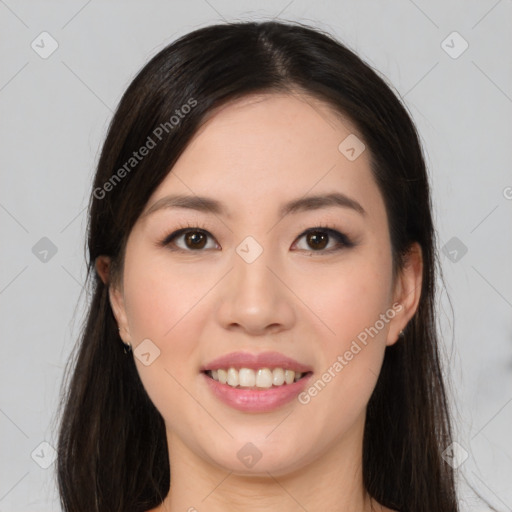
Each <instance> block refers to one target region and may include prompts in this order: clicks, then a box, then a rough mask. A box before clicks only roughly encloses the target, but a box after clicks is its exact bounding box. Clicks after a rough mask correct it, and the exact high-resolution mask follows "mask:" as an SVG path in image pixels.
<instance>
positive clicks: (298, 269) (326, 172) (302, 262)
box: [97, 93, 422, 512]
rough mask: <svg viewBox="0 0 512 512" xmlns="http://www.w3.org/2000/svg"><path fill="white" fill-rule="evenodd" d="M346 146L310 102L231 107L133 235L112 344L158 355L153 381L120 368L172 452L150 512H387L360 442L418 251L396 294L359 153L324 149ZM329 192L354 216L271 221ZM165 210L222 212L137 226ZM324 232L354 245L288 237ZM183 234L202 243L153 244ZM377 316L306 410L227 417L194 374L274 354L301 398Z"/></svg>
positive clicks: (376, 195)
mask: <svg viewBox="0 0 512 512" xmlns="http://www.w3.org/2000/svg"><path fill="white" fill-rule="evenodd" d="M352 133H354V134H356V135H357V131H356V130H355V129H354V128H353V127H351V124H350V122H349V121H348V120H346V119H342V118H341V116H339V115H338V114H336V113H334V112H333V111H332V110H331V109H330V108H329V107H328V106H327V105H325V104H324V103H322V102H320V101H318V100H316V99H313V98H312V97H310V96H306V95H300V94H298V93H296V94H263V95H254V96H249V97H245V98H242V99H239V100H236V101H235V102H232V103H229V104H228V105H226V106H224V107H222V108H220V109H218V110H217V111H216V112H214V115H212V116H210V117H209V118H208V120H207V122H206V123H205V124H204V125H203V126H202V127H201V129H200V130H199V131H198V133H196V135H195V136H194V138H193V140H192V141H191V143H190V144H189V145H188V147H187V149H186V150H185V152H184V153H183V154H182V155H181V157H180V158H179V160H178V161H177V163H176V164H175V166H174V167H173V169H172V171H171V172H170V173H169V174H168V175H167V177H166V178H165V179H164V181H163V182H162V183H161V184H160V186H159V187H158V188H157V189H156V190H155V191H154V193H153V195H152V196H151V198H150V199H149V201H148V203H147V205H146V207H145V210H144V212H143V214H142V215H141V216H140V217H139V219H138V221H137V222H136V224H135V225H134V227H133V230H132V232H131V233H130V236H129V238H128V242H127V247H126V258H125V266H124V272H123V276H122V283H119V285H116V286H114V283H111V285H110V287H109V291H110V302H111V305H112V309H113V312H114V315H115V317H116V319H117V321H118V324H119V327H120V328H121V331H120V335H121V337H122V339H123V341H124V342H125V343H131V345H132V347H133V349H134V350H136V348H137V346H138V345H139V344H140V343H141V342H142V341H143V340H146V339H149V340H151V342H152V343H153V344H154V345H156V346H157V347H158V349H159V350H160V355H159V356H158V357H157V358H156V359H155V360H154V361H153V362H152V363H151V364H150V365H149V366H145V365H144V364H143V363H142V362H141V361H140V360H139V359H138V357H136V356H134V357H135V363H136V366H137V370H138V372H139V374H140V377H141V380H142V383H143V385H144V387H145V389H146V390H147V392H148V394H149V396H150V398H151V400H152V401H153V403H154V404H155V406H156V407H157V409H158V410H159V412H160V413H161V414H162V416H163V418H164V420H165V425H166V433H167V441H168V446H169V460H170V465H171V474H172V486H171V490H170V492H169V494H168V496H167V498H166V499H165V501H164V503H163V504H162V505H161V506H159V507H157V508H155V509H153V511H152V512H156V511H158V512H181V511H189V512H194V511H198V512H200V511H206V510H207V511H208V512H221V511H222V512H231V511H238V510H244V512H263V511H265V512H269V511H277V510H279V511H280V512H296V511H297V510H308V511H309V512H320V511H324V510H331V511H344V512H370V511H371V510H375V511H387V512H393V511H390V509H387V508H385V507H383V506H381V505H380V504H378V503H377V502H376V501H375V500H370V497H369V496H368V494H367V493H366V491H365V489H364V486H363V476H362V440H363V428H364V423H365V414H366V407H367V403H368V400H369V399H370V396H371V394H372V392H373V389H374V387H375V384H376V381H377V377H378V375H379V372H380V369H381V365H382V361H383V357H384V352H385V348H386V346H389V345H392V344H393V343H395V342H396V340H397V339H398V336H399V333H400V331H401V330H402V329H403V328H404V327H405V326H406V324H407V322H408V321H409V320H410V319H411V317H412V316H413V315H414V313H415V311H416V309H417V306H418V302H419V298H420V293H421V274H422V257H421V249H420V247H419V245H418V244H414V245H413V246H412V248H411V252H410V254H409V258H408V260H407V264H406V266H405V268H404V270H403V272H402V273H401V274H400V276H399V278H398V279H397V280H396V282H395V283H393V281H392V254H391V245H390V237H389V231H388V223H387V216H386V209H385V206H384V202H383V198H382V195H381V193H380V191H379V189H378V187H377V185H376V183H375V181H374V179H373V176H372V173H371V170H370V160H369V150H368V149H367V150H365V151H363V153H362V154H361V155H360V156H359V157H358V158H357V159H356V160H354V161H350V160H349V159H347V158H346V157H345V156H344V154H342V153H341V152H340V151H339V150H338V146H339V144H340V142H341V141H343V140H344V139H345V138H346V137H347V136H348V135H350V134H352ZM332 192H340V193H343V194H345V195H347V196H349V197H350V198H352V199H354V200H356V201H357V202H359V203H360V205H361V206H362V207H363V208H364V210H365V214H364V215H362V214H360V213H358V212H357V211H356V210H353V209H351V208H347V207H339V206H330V207H322V208H321V209H316V210H309V211H300V212H294V213H288V214H287V215H285V216H284V217H280V216H279V215H278V210H279V207H280V206H281V204H283V203H285V202H287V201H290V200H293V199H298V198H302V197H304V196H311V195H317V194H328V193H332ZM170 194H184V195H187V196H195V195H198V196H207V197H209V198H213V199H216V200H218V201H220V202H221V203H222V204H223V205H224V206H225V209H226V210H227V214H226V215H223V214H214V213H208V212H199V211H195V210H192V209H186V208H161V209H158V210H155V211H153V212H152V213H150V214H148V215H146V213H147V212H148V211H149V209H150V208H152V207H153V206H154V205H155V203H156V202H157V201H159V200H160V199H162V198H163V197H165V196H167V195H170ZM325 223H327V225H328V226H329V227H330V228H332V229H335V230H337V231H339V232H341V233H343V234H345V235H346V236H347V237H349V239H350V240H352V241H353V242H355V244H356V245H355V246H354V247H348V246H344V245H343V244H340V243H338V242H337V241H336V239H335V238H334V237H332V236H330V235H329V234H327V238H325V231H324V232H323V237H324V238H320V239H318V238H316V239H314V238H312V237H308V236H307V235H306V236H300V235H301V234H302V233H303V232H304V231H305V230H306V229H309V228H315V227H317V226H319V225H325ZM183 227H193V228H196V227H197V228H201V229H202V230H204V231H207V234H206V235H203V236H202V235H201V233H199V234H198V233H196V234H195V238H194V235H193V236H192V238H187V236H186V235H182V236H179V237H178V238H176V239H175V240H174V241H173V242H171V243H170V244H169V245H168V246H164V245H161V244H159V243H160V241H161V240H162V239H164V238H165V237H166V236H167V235H169V234H171V233H172V232H174V231H176V230H178V229H180V228H183ZM247 236H251V237H253V238H254V240H256V241H257V243H258V244H259V246H260V247H261V248H262V249H263V252H262V253H261V255H260V256H259V257H258V258H257V259H256V260H255V261H253V262H252V263H247V261H246V260H244V259H243V258H242V257H241V256H240V255H239V254H238V253H237V251H236V249H237V247H238V246H239V245H240V244H241V242H242V241H243V240H244V239H245V238H246V237H247ZM321 236H322V234H321ZM198 246H200V247H201V248H197V247H198ZM173 249H174V250H173ZM97 270H98V272H99V274H100V275H101V277H102V279H103V281H104V282H106V283H107V282H109V259H108V257H100V258H98V260H97ZM394 303H399V304H401V305H402V307H401V308H400V311H398V312H397V311H396V308H395V310H393V304H394ZM389 311H393V312H394V313H395V314H394V315H393V317H392V318H391V319H389V317H390V316H391V315H390V314H388V315H387V317H386V318H388V321H387V322H385V325H384V327H383V328H382V329H380V330H379V332H378V334H377V335H375V336H374V337H373V338H369V342H368V343H367V345H366V346H364V348H363V349H362V350H361V351H360V352H359V353H358V354H357V355H355V356H354V357H353V359H352V360H351V361H349V362H348V364H347V365H346V366H344V367H343V369H342V370H341V371H339V372H338V373H337V374H336V376H335V377H334V378H332V380H331V381H330V382H329V383H328V384H327V385H326V386H325V388H324V389H322V390H321V391H320V392H319V393H318V394H317V395H316V396H315V397H313V398H312V399H311V401H310V402H309V403H307V404H305V405H303V404H301V403H299V401H298V400H293V401H292V402H291V403H288V404H286V405H284V406H282V407H280V408H278V409H276V410H274V411H272V412H266V413H247V412H241V411H238V410H236V409H233V408H231V407H229V406H227V405H225V404H224V403H222V402H220V401H219V400H218V399H217V398H216V397H215V396H213V394H212V393H211V391H210V390H209V388H208V387H207V386H206V383H205V377H204V375H202V374H201V373H200V367H201V365H203V364H206V363H208V362H209V361H211V360H212V359H214V358H216V357H218V356H220V355H224V354H227V353H230V352H232V351H238V350H244V351H248V352H251V353H259V352H264V351H278V352H281V353H283V354H285V355H287V356H289V357H292V358H295V359H296V360H298V361H300V362H302V363H306V364H309V365H311V366H312V367H313V369H314V374H315V375H314V376H313V382H314V381H315V380H316V379H317V378H320V377H321V375H322V374H323V373H324V372H326V371H327V369H328V368H329V367H332V366H333V364H334V362H335V361H336V360H337V357H338V355H343V354H344V353H345V352H346V351H347V350H348V349H349V347H350V346H351V343H352V342H353V340H355V339H357V336H358V334H360V333H361V332H363V331H364V330H365V328H369V327H370V326H374V325H375V324H376V321H377V320H378V319H379V318H380V315H381V314H386V312H389ZM146 343H147V342H146ZM119 350H122V347H120V348H119ZM390 399H392V397H390ZM389 428H393V426H392V425H389ZM249 442H250V443H253V444H254V445H255V446H256V447H257V449H258V450H259V451H260V453H261V455H262V456H261V459H260V460H259V461H258V462H257V463H256V464H255V465H254V466H253V467H251V468H248V467H246V466H245V465H244V464H243V463H242V461H241V460H239V458H238V457H237V452H238V451H239V450H240V449H241V448H242V447H243V446H245V445H246V443H249Z"/></svg>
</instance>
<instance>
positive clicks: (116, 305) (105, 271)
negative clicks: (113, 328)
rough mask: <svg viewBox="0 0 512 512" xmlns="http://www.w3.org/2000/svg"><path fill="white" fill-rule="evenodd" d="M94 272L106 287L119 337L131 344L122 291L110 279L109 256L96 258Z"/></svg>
mask: <svg viewBox="0 0 512 512" xmlns="http://www.w3.org/2000/svg"><path fill="white" fill-rule="evenodd" d="M95 267H96V272H97V273H98V275H99V276H100V278H101V280H102V281H103V283H104V284H105V285H106V286H108V296H109V301H110V307H111V308H112V313H113V314H114V317H115V319H116V322H117V325H118V326H119V328H120V331H119V336H120V337H121V339H122V340H123V341H124V342H125V343H131V337H130V331H129V329H128V319H127V316H126V308H125V304H124V295H123V291H122V289H119V288H118V286H117V283H113V282H112V280H111V279H110V277H111V276H110V269H111V259H110V257H109V256H98V257H97V258H96V261H95Z"/></svg>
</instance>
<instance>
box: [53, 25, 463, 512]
mask: <svg viewBox="0 0 512 512" xmlns="http://www.w3.org/2000/svg"><path fill="white" fill-rule="evenodd" d="M292 90H301V91H304V92H306V93H307V94H309V95H311V96H313V97H315V98H318V99H320V100H322V101H324V102H326V103H327V104H328V105H329V106H330V107H331V108H332V109H333V110H334V111H336V112H339V113H340V114H342V115H344V116H346V117H348V118H349V119H350V120H351V121H352V122H353V123H354V124H355V126H356V127H357V129H358V130H359V133H360V134H361V135H362V137H363V140H364V142H365V144H366V146H367V148H368V149H369V152H370V155H371V167H372V172H373V174H374V177H375V179H376V182H377V184H378V186H379V189H380V191H381V193H382V196H383V198H384V201H385V206H386V210H387V216H388V220H389V235H390V239H391V246H392V251H393V262H394V272H395V275H396V273H397V272H398V271H399V270H400V269H401V268H402V265H403V262H404V259H403V257H404V255H405V254H406V253H407V250H408V248H409V247H410V245H411V244H412V243H413V242H418V243H419V244H420V245H421V248H422V251H423V267H424V268H423V287H422V292H421V298H420V303H419V306H418V310H417V312H416V314H415V315H414V317H413V318H412V319H411V321H410V322H409V324H408V325H407V327H406V329H405V332H404V334H405V335H404V337H403V338H402V339H400V340H399V341H398V342H397V343H396V344H395V345H393V346H389V347H387V349H386V354H385V358H384V363H383V366H382V371H381V374H380V376H379V379H378V381H377V384H376V387H375V390H374V393H373V395H372V396H371V399H370V402H369V404H368V409H367V419H366V425H365V431H364V443H363V476H364V484H365V486H366V489H367V491H368V492H369V493H370V495H371V496H373V497H374V498H375V499H376V500H377V501H379V502H380V503H382V504H383V505H385V506H387V507H390V508H392V509H396V510H399V511H400V512H407V511H409V512H434V511H435V512H456V511H458V505H457V499H456V493H455V483H454V470H453V468H452V467H451V465H450V464H448V463H447V462H445V461H444V460H443V457H442V453H443V451H444V450H445V449H446V448H447V447H448V446H449V445H450V443H451V442H452V435H451V423H450V414H449V403H448V398H447V396H446V393H445V388H446V385H445V382H444V380H443V373H442V368H441V360H440V352H439V350H440V347H439V341H438V333H437V326H436V317H435V311H434V304H435V278H436V275H437V272H438V271H440V268H439V264H438V260H437V254H436V250H435V247H436V244H435V232H434V227H433V222H432V216H431V197H430V188H429V182H428V176H427V171H426V168H425V162H424V158H423V154H422V149H421V145H420V142H419V139H418V135H417V132H416V130H415V127H414V125H413V122H412V121H411V118H410V116H409V115H408V113H407V111H406V109H405V108H404V106H403V105H402V104H401V102H400V101H399V99H398V98H397V96H396V95H395V94H394V93H393V92H392V90H391V89H390V87H389V86H388V85H386V83H385V82H384V81H383V79H381V78H380V77H379V75H378V74H377V73H376V72H375V71H373V70H372V69H371V68H370V67H369V66H368V65H367V64H365V63H364V62H363V61H362V60H361V59H360V58H359V57H358V56H356V55H355V54H354V53H353V52H352V51H350V50H349V49H348V48H347V47H345V46H344V45H343V44H341V43H340V42H338V41H336V40H335V39H334V38H332V37H331V36H330V35H328V34H325V33H323V32H321V31H319V30H317V29H313V28H311V27H307V26H304V25H302V24H299V23H289V22H287V23H284V22H274V21H265V22H242V23H227V24H221V25H213V26H209V27H206V28H202V29H199V30H195V31H194V32H191V33H189V34H187V35H185V36H183V37H181V38H180V39H178V40H177V41H175V42H173V43H172V44H170V45H169V46H167V47H166V48H164V49H163V50H162V51H160V52H159V53H158V54H157V55H156V56H154V57H153V58H152V59H151V60H150V61H149V62H148V63H147V64H146V65H145V66H144V68H143V69H142V70H141V71H140V72H139V73H138V75H137V76H136V77H135V78H134V80H133V81H132V83H131V84H130V86H129V87H128V89H127V90H126V92H125V94H124V95H123V97H122V99H121V101H120V104H119V106H118V108H117V110H116V112H115V115H114V117H113V119H112V122H111V124H110V127H109V130H108V134H107V137H106V140H105V143H104V145H103V149H102V152H101V156H100V159H99V162H98V167H97V171H96V175H95V179H94V185H93V190H92V193H91V200H90V205H89V211H88V215H89V216H88V246H87V250H88V255H87V260H88V261H87V263H88V273H87V285H88V287H89V290H90V292H91V300H90V304H88V311H87V317H86V319H85V322H84V326H83V331H82V334H81V338H80V340H79V343H78V345H77V347H76V349H77V351H76V353H74V354H73V356H72V357H71V358H70V360H69V363H68V364H69V368H68V371H69V374H68V375H69V382H68V381H67V380H65V381H64V382H63V391H62V401H61V408H60V409H59V412H62V416H61V422H60V430H59V439H58V462H57V472H58V485H59V491H60V496H61V502H62V506H63V509H64V510H65V511H69V512H71V511H73V512H77V511H84V512H85V511H87V512H93V511H94V512H107V511H108V512H115V511H119V512H127V511H133V512H143V511H146V510H149V509H151V508H153V507H155V506H157V505H158V504H159V503H161V502H162V501H163V499H164V498H165V496H166V495H167V493H168V491H169V484H170V478H171V474H172V471H171V469H172V468H170V466H169V459H168V451H167V441H166V434H165V426H164V421H163V418H162V416H161V415H160V413H159V412H158V411H157V409H156V408H155V407H154V405H153V403H152V402H151V400H150V398H149V396H148V395H147V393H146V391H145V389H144V387H143V385H142V383H141V381H140V378H139V376H138V373H137V370H136V366H135V363H134V360H133V357H132V356H131V355H126V354H125V353H124V352H123V349H122V344H121V341H120V338H119V335H118V330H117V324H116V322H115V319H114V316H113V314H112V311H111V308H110V303H109V300H108V286H109V284H108V283H107V284H104V283H103V282H102V281H101V279H100V278H99V276H98V275H97V273H96V271H95V260H96V258H97V257H98V256H99V255H108V256H110V257H111V258H112V261H113V265H114V267H113V272H114V273H113V275H112V279H118V278H119V276H120V275H121V272H122V266H123V257H124V250H125V244H126V240H127V238H128V235H129V233H130V231H131V229H132V227H133V225H134V223H135V222H136V220H137V218H138V216H139V215H140V213H141V212H142V210H143V208H144V206H145V205H146V203H147V201H148V199H149V197H150V195H151V194H152V192H153V191H154V190H155V188H156V187H157V186H158V185H159V184H160V183H161V182H162V180H163V179H164V178H165V176H166V175H167V174H168V173H169V171H170V170H172V167H173V165H174V163H175V162H176V160H177V159H178V157H179V156H180V154H181V153H182V152H183V151H184V149H185V148H186V147H187V144H188V142H189V141H190V139H191V137H192V136H193V135H194V134H195V133H196V131H197V130H198V128H199V126H200V125H201V123H202V122H204V119H205V116H206V115H207V114H209V113H211V112H212V110H213V109H214V108H216V107H218V106H220V105H223V104H225V103H227V102H229V101H231V100H234V99H237V98H240V97H243V96H246V95H248V94H252V93H258V92H273V91H276V92H289V91H292ZM184 105H188V107H189V108H187V109H186V108H184V107H183V106H184ZM177 111H179V112H181V114H182V115H179V112H177ZM173 116H174V118H175V119H172V118H173ZM177 119H178V120H177ZM157 134H159V135H160V136H157ZM150 139H151V141H152V142H153V143H154V146H153V147H151V148H150V151H149V152H147V154H146V156H144V157H143V158H140V159H136V161H135V160H131V159H132V158H133V152H134V151H137V150H139V148H141V147H142V146H146V147H148V146H150V145H151V143H150V142H149V141H150ZM122 169H124V172H123V171H122ZM171 172H172V171H171Z"/></svg>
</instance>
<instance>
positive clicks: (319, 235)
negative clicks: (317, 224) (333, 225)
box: [307, 231, 329, 249]
mask: <svg viewBox="0 0 512 512" xmlns="http://www.w3.org/2000/svg"><path fill="white" fill-rule="evenodd" d="M307 239H308V243H309V244H310V245H311V246H312V247H313V248H314V249H324V248H325V246H326V245H327V241H328V239H329V236H328V235H327V234H325V233H323V232H321V231H312V232H310V233H308V235H307ZM318 242H320V244H318Z"/></svg>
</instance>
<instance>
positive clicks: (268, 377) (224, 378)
mask: <svg viewBox="0 0 512 512" xmlns="http://www.w3.org/2000/svg"><path fill="white" fill-rule="evenodd" d="M208 374H209V375H210V376H211V378H212V379H214V380H216V381H218V382H220V383H221V384H228V385H229V386H231V387H234V388H236V387H244V388H252V387H257V388H262V389H268V388H271V387H272V386H273V385H274V386H282V385H283V384H285V383H286V384H292V383H293V382H297V381H298V380H299V379H300V378H301V377H302V376H303V375H304V374H303V373H301V372H295V371H293V370H284V369H283V368H274V369H273V370H271V369H270V368H260V369H258V370H257V371H255V370H253V369H252V368H240V370H237V369H235V368H228V369H222V368H219V369H217V370H210V371H209V372H208Z"/></svg>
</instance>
